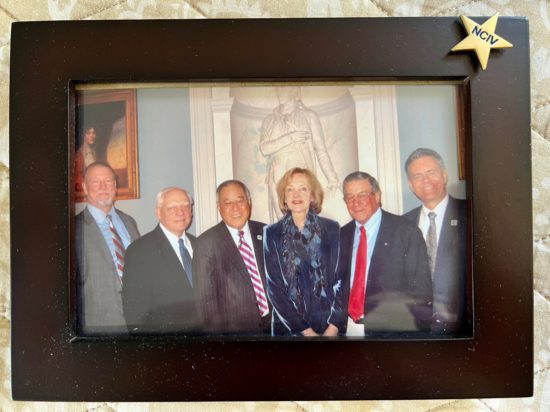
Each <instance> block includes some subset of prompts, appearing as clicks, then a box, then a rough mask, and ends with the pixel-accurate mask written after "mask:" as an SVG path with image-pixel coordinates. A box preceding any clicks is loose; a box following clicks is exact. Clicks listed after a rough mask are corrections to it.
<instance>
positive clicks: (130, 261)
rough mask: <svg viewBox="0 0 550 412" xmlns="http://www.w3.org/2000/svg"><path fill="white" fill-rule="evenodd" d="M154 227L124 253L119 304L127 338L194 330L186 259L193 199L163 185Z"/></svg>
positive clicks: (195, 323)
mask: <svg viewBox="0 0 550 412" xmlns="http://www.w3.org/2000/svg"><path fill="white" fill-rule="evenodd" d="M156 216H157V218H158V221H159V224H158V225H157V226H156V228H155V229H154V230H152V231H151V232H149V233H147V234H145V235H143V237H141V238H139V239H138V240H136V241H135V242H134V243H132V244H131V245H130V247H129V248H128V250H127V252H126V264H125V266H124V286H123V288H122V303H123V305H124V315H125V316H126V321H127V323H128V330H129V331H130V333H132V334H150V333H154V334H158V333H185V334H194V333H196V332H197V330H198V317H197V312H196V308H195V299H194V291H193V289H194V287H195V279H194V275H193V265H192V258H193V253H194V252H195V251H196V250H197V245H196V243H195V240H196V239H195V237H194V236H193V235H192V234H190V233H188V232H187V229H188V228H189V226H190V225H191V221H192V220H193V198H192V197H191V195H190V194H189V193H188V192H187V191H186V190H184V189H181V188H178V187H168V188H166V189H163V190H161V191H160V192H159V193H158V195H157V205H156Z"/></svg>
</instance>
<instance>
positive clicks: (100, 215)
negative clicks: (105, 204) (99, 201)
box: [86, 203, 118, 223]
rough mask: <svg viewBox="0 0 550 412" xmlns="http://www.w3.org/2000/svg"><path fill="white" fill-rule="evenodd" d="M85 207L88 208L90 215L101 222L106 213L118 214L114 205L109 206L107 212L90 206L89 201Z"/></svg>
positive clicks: (112, 215)
mask: <svg viewBox="0 0 550 412" xmlns="http://www.w3.org/2000/svg"><path fill="white" fill-rule="evenodd" d="M86 207H87V208H88V210H89V211H90V214H91V215H92V217H93V218H94V220H95V221H96V222H97V223H103V222H104V221H105V217H106V216H107V215H111V217H114V216H118V214H117V212H116V209H115V208H114V207H111V210H109V211H108V212H107V213H105V212H104V211H103V210H101V209H99V208H97V207H95V206H92V205H91V204H89V203H88V205H87V206H86Z"/></svg>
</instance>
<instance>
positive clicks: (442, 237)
mask: <svg viewBox="0 0 550 412" xmlns="http://www.w3.org/2000/svg"><path fill="white" fill-rule="evenodd" d="M461 223H462V222H459V221H458V216H457V211H456V203H455V201H454V198H452V197H450V196H449V203H447V210H445V215H444V216H443V223H442V227H441V233H440V234H439V242H438V244H437V251H438V253H437V256H438V259H437V260H439V256H442V255H443V253H442V254H440V253H439V251H440V250H449V248H452V239H453V233H454V232H455V231H456V230H458V225H459V224H461Z"/></svg>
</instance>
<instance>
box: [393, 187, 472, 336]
mask: <svg viewBox="0 0 550 412" xmlns="http://www.w3.org/2000/svg"><path fill="white" fill-rule="evenodd" d="M420 212H421V206H419V207H417V208H415V209H413V210H411V211H410V212H408V213H407V214H405V215H404V216H405V217H406V218H407V219H409V220H410V221H411V222H413V223H414V224H415V225H418V222H419V219H420ZM467 228H468V221H467V219H466V201H465V200H459V199H455V198H453V197H452V196H449V203H448V204H447V209H446V210H445V216H444V217H443V225H442V227H441V233H440V235H439V242H438V244H437V257H436V261H435V269H434V273H433V292H434V297H433V301H434V308H433V309H434V322H433V324H432V331H433V332H436V333H468V331H471V320H469V316H468V309H467V308H468V303H467V302H468V299H467V296H468V294H467V289H468V281H467V274H468V271H467V261H468V255H467V249H466V248H467V231H468V230H467Z"/></svg>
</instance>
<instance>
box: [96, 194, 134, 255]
mask: <svg viewBox="0 0 550 412" xmlns="http://www.w3.org/2000/svg"><path fill="white" fill-rule="evenodd" d="M86 207H87V208H88V210H89V211H90V213H91V215H92V216H93V218H94V220H95V221H96V223H97V226H98V227H99V229H100V230H101V234H102V235H103V237H104V238H105V242H107V246H108V247H109V251H110V252H111V256H112V258H113V262H114V263H115V264H116V262H117V257H116V254H115V245H114V243H113V235H112V234H111V229H109V221H108V220H107V215H108V214H109V215H111V219H112V220H113V225H114V226H115V229H116V230H117V232H118V234H119V236H120V238H121V239H122V243H123V244H124V248H125V249H126V248H127V247H128V245H129V244H130V242H131V239H130V234H129V233H128V230H127V229H126V226H125V225H124V222H123V221H122V219H121V218H120V216H119V215H118V213H117V212H116V210H115V208H114V207H112V208H111V210H109V212H108V213H105V212H103V211H102V210H101V209H98V208H97V207H95V206H92V205H90V204H88V205H87V206H86Z"/></svg>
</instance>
